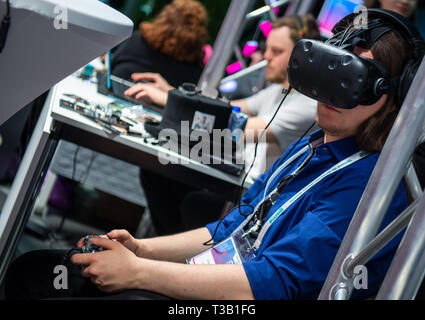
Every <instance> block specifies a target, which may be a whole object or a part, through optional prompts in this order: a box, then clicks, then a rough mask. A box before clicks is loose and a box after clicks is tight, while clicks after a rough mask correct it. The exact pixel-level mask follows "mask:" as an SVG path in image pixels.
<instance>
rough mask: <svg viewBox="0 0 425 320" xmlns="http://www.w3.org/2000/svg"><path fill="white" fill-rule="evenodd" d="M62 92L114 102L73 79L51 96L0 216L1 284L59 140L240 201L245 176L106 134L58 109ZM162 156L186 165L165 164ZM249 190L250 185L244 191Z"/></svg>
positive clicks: (138, 140)
mask: <svg viewBox="0 0 425 320" xmlns="http://www.w3.org/2000/svg"><path fill="white" fill-rule="evenodd" d="M63 93H75V94H78V95H79V96H81V97H83V98H85V97H87V98H88V100H96V101H98V102H100V103H106V104H107V103H109V102H111V101H112V100H113V98H111V97H107V96H104V95H101V94H98V93H97V87H96V85H95V84H92V83H89V82H86V81H82V80H80V79H78V78H77V77H75V75H73V76H70V77H68V78H66V79H64V80H63V81H61V82H60V83H58V84H57V85H56V86H54V87H53V88H52V89H51V90H50V92H49V95H48V97H47V100H46V103H45V105H44V108H43V110H42V112H41V114H40V117H39V119H38V122H37V125H36V127H35V129H34V133H33V135H32V137H31V140H30V142H29V145H28V147H27V150H26V152H25V155H24V157H23V159H22V162H21V166H20V168H19V170H18V172H17V175H16V177H15V179H14V182H13V184H12V187H11V190H10V192H9V195H8V198H7V199H6V202H5V204H4V206H3V209H2V212H1V214H0V282H1V281H2V280H3V276H4V273H5V270H6V267H7V265H8V264H9V262H10V259H11V258H12V255H13V253H14V251H15V248H16V246H17V244H18V242H19V239H20V236H21V234H22V232H23V230H24V228H25V225H26V223H27V221H28V218H29V216H30V214H31V210H32V207H33V205H34V202H35V199H36V196H37V194H38V191H39V190H40V186H41V184H42V182H43V179H44V177H45V175H46V171H47V169H48V168H49V165H50V161H51V159H52V157H53V155H54V152H55V150H56V146H57V143H58V141H59V140H60V139H64V140H67V141H70V142H74V143H77V144H79V145H81V146H83V147H87V148H90V149H93V150H95V151H99V152H102V153H105V154H106V155H109V156H112V157H114V158H118V159H121V160H123V161H126V162H129V163H132V164H135V165H139V166H141V167H142V168H145V169H147V170H151V171H153V172H156V173H159V174H162V175H165V176H168V177H170V178H173V179H177V180H179V181H184V182H185V183H188V184H191V185H195V186H198V187H201V188H208V189H209V190H211V191H213V192H217V193H219V194H222V195H225V196H226V197H227V198H228V199H229V200H235V199H236V197H237V194H238V188H239V186H240V184H241V182H242V178H241V177H235V176H232V175H230V174H227V173H224V172H222V171H219V170H217V169H215V168H212V167H210V166H207V165H204V164H201V163H199V162H196V161H193V160H191V159H188V158H185V157H183V156H181V155H179V154H177V153H174V152H172V151H170V150H168V149H166V148H163V147H161V146H158V145H152V144H150V143H148V142H146V141H144V139H143V138H140V137H134V136H126V135H115V134H108V133H106V132H105V131H104V130H103V129H102V127H100V126H98V125H97V124H95V123H94V122H92V121H91V120H89V119H87V118H85V117H84V116H82V115H79V114H77V113H76V112H74V111H71V110H68V109H65V108H62V107H60V106H59V99H60V97H61V95H62V94H63ZM160 153H163V154H166V155H169V156H174V157H176V158H177V159H179V160H181V161H180V162H179V164H170V165H162V164H161V163H160V162H159V159H158V155H159V154H160ZM247 186H249V185H248V184H246V185H245V187H247Z"/></svg>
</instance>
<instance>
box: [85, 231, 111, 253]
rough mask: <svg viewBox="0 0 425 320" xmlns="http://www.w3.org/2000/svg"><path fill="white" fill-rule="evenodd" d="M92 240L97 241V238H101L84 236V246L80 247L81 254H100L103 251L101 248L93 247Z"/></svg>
mask: <svg viewBox="0 0 425 320" xmlns="http://www.w3.org/2000/svg"><path fill="white" fill-rule="evenodd" d="M93 238H95V239H98V238H101V236H96V235H88V236H85V237H84V245H83V246H82V247H81V251H82V253H95V252H100V251H103V250H105V249H103V248H102V247H98V246H95V245H94V244H93V243H92V241H91V239H93Z"/></svg>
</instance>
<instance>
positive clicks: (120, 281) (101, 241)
mask: <svg viewBox="0 0 425 320" xmlns="http://www.w3.org/2000/svg"><path fill="white" fill-rule="evenodd" d="M91 241H92V243H93V244H94V245H95V246H99V247H103V248H104V249H106V250H105V251H101V252H96V253H81V254H75V255H73V256H72V262H73V263H74V264H78V265H81V266H83V269H82V271H81V275H82V276H83V277H86V278H90V279H91V281H92V282H93V283H94V284H96V286H97V287H98V288H99V290H101V291H103V292H114V291H122V290H126V289H136V288H137V285H136V283H137V274H138V272H137V271H138V270H137V267H138V265H139V263H140V259H139V258H138V257H137V256H136V255H135V254H134V253H133V252H131V251H130V250H128V249H127V248H126V247H124V246H123V245H122V244H121V243H120V242H118V241H112V240H110V239H106V238H94V239H91Z"/></svg>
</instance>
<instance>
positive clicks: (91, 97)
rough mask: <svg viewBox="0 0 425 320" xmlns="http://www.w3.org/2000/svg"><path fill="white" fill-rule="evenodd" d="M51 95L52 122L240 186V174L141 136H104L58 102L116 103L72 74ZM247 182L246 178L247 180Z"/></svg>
mask: <svg viewBox="0 0 425 320" xmlns="http://www.w3.org/2000/svg"><path fill="white" fill-rule="evenodd" d="M54 90H55V91H54V94H53V98H52V101H51V102H50V108H51V110H50V115H51V118H52V119H53V120H55V121H59V122H61V123H65V124H67V125H70V126H73V127H76V128H78V129H81V130H85V131H88V132H90V133H92V134H95V135H97V136H99V137H103V138H106V139H111V140H113V141H115V142H117V143H120V144H123V145H125V146H127V147H130V148H132V149H134V150H138V151H140V152H142V153H146V154H149V155H152V156H155V157H158V155H159V154H161V155H166V156H167V158H168V157H173V158H174V159H177V160H178V161H179V162H178V163H179V165H181V166H183V167H186V168H188V169H190V170H194V171H197V172H199V173H202V174H204V175H208V176H210V177H213V178H215V179H219V180H222V181H224V182H227V183H230V184H233V185H235V186H239V185H240V184H241V183H242V179H243V175H242V176H241V177H236V176H233V175H231V174H228V173H226V172H223V171H220V170H218V169H215V168H213V167H211V166H208V165H205V164H202V163H200V162H197V161H194V160H192V159H190V158H188V157H185V156H182V155H180V154H178V153H176V152H173V151H171V150H169V149H167V148H164V147H161V146H159V145H154V144H151V143H149V142H148V141H145V139H144V138H143V137H138V136H130V135H125V134H120V135H117V134H108V133H107V132H105V131H104V130H103V128H102V127H101V126H99V125H97V124H96V123H94V122H93V121H92V120H90V119H87V118H86V117H84V116H82V115H80V114H78V113H77V112H74V111H72V110H69V109H66V108H63V107H61V106H60V103H59V100H60V98H61V96H62V94H64V93H68V94H76V95H78V96H79V97H81V98H84V99H86V100H88V101H95V102H96V103H99V104H104V105H106V104H108V103H110V102H112V101H114V100H116V99H115V98H114V97H112V96H105V95H103V94H100V93H98V92H97V85H96V84H95V83H91V82H88V81H85V80H82V79H80V78H78V77H76V76H75V74H74V75H71V76H69V77H67V78H65V79H64V80H62V81H61V82H59V83H58V84H57V85H56V86H55V87H54ZM247 180H249V179H247ZM251 183H252V182H250V181H246V182H245V187H249V185H250V184H251Z"/></svg>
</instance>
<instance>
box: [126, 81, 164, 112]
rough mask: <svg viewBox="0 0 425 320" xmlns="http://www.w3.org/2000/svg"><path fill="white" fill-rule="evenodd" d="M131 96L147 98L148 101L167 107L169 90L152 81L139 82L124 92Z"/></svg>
mask: <svg viewBox="0 0 425 320" xmlns="http://www.w3.org/2000/svg"><path fill="white" fill-rule="evenodd" d="M124 94H125V95H127V96H129V97H134V98H135V99H141V100H145V101H147V102H148V103H154V104H156V105H158V106H161V107H165V105H166V104H167V99H168V91H163V90H161V89H158V88H157V87H155V85H153V84H150V83H137V84H135V85H134V86H132V87H131V88H129V89H127V90H126V91H125V92H124Z"/></svg>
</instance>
